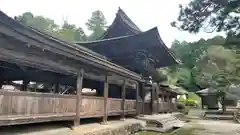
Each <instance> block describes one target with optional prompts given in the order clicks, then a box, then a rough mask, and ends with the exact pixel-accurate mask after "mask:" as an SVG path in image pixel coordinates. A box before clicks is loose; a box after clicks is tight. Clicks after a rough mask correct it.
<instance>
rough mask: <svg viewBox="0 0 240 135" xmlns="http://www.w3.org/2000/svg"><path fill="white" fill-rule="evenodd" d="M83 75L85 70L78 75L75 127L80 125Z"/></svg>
mask: <svg viewBox="0 0 240 135" xmlns="http://www.w3.org/2000/svg"><path fill="white" fill-rule="evenodd" d="M83 75H84V70H83V69H81V71H80V73H79V74H78V75H77V85H76V86H77V89H76V95H77V96H76V98H77V102H76V118H75V120H74V126H77V125H79V124H80V109H81V108H80V107H81V104H82V85H83Z"/></svg>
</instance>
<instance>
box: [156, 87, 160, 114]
mask: <svg viewBox="0 0 240 135" xmlns="http://www.w3.org/2000/svg"><path fill="white" fill-rule="evenodd" d="M156 87H157V88H156V97H157V113H159V105H160V103H159V85H158V83H157V86H156Z"/></svg>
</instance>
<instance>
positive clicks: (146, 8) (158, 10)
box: [0, 0, 216, 46]
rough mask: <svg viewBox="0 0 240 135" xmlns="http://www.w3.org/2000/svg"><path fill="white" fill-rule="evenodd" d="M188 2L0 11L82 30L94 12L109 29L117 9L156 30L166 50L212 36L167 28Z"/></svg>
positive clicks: (55, 2)
mask: <svg viewBox="0 0 240 135" xmlns="http://www.w3.org/2000/svg"><path fill="white" fill-rule="evenodd" d="M188 2H189V0H167V1H165V0H148V1H146V0H101V1H99V0H67V1H66V0H41V1H40V0H38V1H36V0H35V1H34V0H0V9H1V10H2V11H3V12H5V13H7V14H8V15H9V16H11V17H13V16H16V15H20V14H22V13H24V12H27V11H30V12H32V13H33V14H36V15H43V16H45V17H49V18H51V19H53V20H55V21H56V23H58V24H61V23H62V22H63V19H64V18H65V19H66V18H67V20H68V22H69V23H72V24H76V25H77V26H81V27H83V28H85V22H86V21H87V20H88V18H89V17H90V16H91V13H92V12H93V11H94V10H97V9H99V10H101V11H103V13H104V15H105V17H106V19H107V21H108V24H109V25H110V24H111V22H112V21H113V19H114V17H115V14H116V12H117V10H118V7H119V6H120V7H121V8H122V9H123V10H124V11H125V13H126V14H127V15H128V16H129V17H130V18H131V19H132V20H133V21H134V22H135V23H136V24H137V25H138V26H139V27H140V28H141V29H142V30H148V29H150V28H153V27H155V26H158V30H159V33H160V35H161V37H162V39H163V41H164V42H165V43H166V45H167V46H170V45H171V43H172V41H173V40H174V39H178V40H186V41H195V40H198V39H200V38H210V37H213V36H214V35H216V33H212V34H207V33H203V32H202V33H199V34H198V35H192V34H189V33H188V32H182V31H178V30H177V29H176V28H172V27H171V26H170V22H171V21H173V20H175V19H176V18H177V16H178V11H179V8H178V5H179V4H180V3H188Z"/></svg>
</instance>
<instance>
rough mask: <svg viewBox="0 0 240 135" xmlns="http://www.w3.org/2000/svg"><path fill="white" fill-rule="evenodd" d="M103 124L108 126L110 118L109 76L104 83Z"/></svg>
mask: <svg viewBox="0 0 240 135" xmlns="http://www.w3.org/2000/svg"><path fill="white" fill-rule="evenodd" d="M103 113H104V114H103V122H102V124H107V117H108V76H107V75H106V76H105V81H104V111H103Z"/></svg>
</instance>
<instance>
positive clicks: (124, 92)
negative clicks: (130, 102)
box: [121, 80, 126, 120]
mask: <svg viewBox="0 0 240 135" xmlns="http://www.w3.org/2000/svg"><path fill="white" fill-rule="evenodd" d="M121 92H122V95H121V96H122V104H121V109H122V115H121V117H122V119H123V120H124V119H125V107H124V106H125V99H126V80H124V81H123V85H122V91H121Z"/></svg>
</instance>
